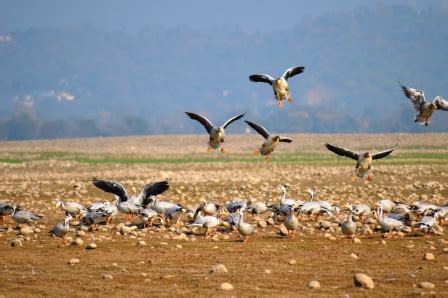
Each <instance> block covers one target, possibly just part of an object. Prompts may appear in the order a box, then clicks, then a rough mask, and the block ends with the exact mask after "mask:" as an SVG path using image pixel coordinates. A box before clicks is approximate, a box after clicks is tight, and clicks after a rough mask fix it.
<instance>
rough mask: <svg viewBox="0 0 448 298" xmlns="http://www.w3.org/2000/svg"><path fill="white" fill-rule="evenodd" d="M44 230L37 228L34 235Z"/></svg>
mask: <svg viewBox="0 0 448 298" xmlns="http://www.w3.org/2000/svg"><path fill="white" fill-rule="evenodd" d="M41 231H42V230H41V229H39V228H35V229H34V233H40V232H41Z"/></svg>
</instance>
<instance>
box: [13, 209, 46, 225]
mask: <svg viewBox="0 0 448 298" xmlns="http://www.w3.org/2000/svg"><path fill="white" fill-rule="evenodd" d="M11 218H12V219H13V220H14V221H15V222H16V223H18V224H30V223H31V222H33V221H36V220H41V219H42V218H43V217H42V216H40V215H35V214H33V213H32V212H30V211H26V210H21V209H20V207H18V206H14V211H13V213H12V214H11Z"/></svg>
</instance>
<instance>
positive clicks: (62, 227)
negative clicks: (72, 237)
mask: <svg viewBox="0 0 448 298" xmlns="http://www.w3.org/2000/svg"><path fill="white" fill-rule="evenodd" d="M67 214H68V215H67V216H66V217H65V218H64V221H63V222H61V223H58V224H56V225H55V226H54V227H53V229H51V231H50V235H52V236H55V237H59V238H63V237H65V235H67V233H68V232H69V231H70V225H69V222H70V220H72V216H71V214H70V213H67Z"/></svg>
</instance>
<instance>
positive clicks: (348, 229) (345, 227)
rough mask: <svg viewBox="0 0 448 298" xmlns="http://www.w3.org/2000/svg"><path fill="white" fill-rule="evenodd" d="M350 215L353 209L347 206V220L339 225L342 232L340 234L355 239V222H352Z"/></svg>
mask: <svg viewBox="0 0 448 298" xmlns="http://www.w3.org/2000/svg"><path fill="white" fill-rule="evenodd" d="M352 214H353V207H352V206H349V207H348V215H347V219H346V220H344V221H343V222H342V223H341V231H342V234H344V235H347V236H350V237H355V233H356V222H354V221H353V217H352Z"/></svg>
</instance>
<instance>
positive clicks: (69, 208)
mask: <svg viewBox="0 0 448 298" xmlns="http://www.w3.org/2000/svg"><path fill="white" fill-rule="evenodd" d="M58 207H61V209H62V210H64V211H65V212H66V213H69V214H70V215H71V216H74V217H75V218H76V217H80V216H84V215H85V214H86V213H87V209H86V207H84V206H83V205H81V204H80V203H77V202H63V201H61V200H56V208H58Z"/></svg>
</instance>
